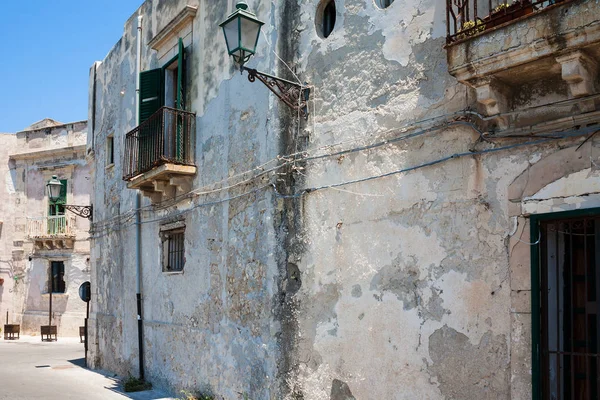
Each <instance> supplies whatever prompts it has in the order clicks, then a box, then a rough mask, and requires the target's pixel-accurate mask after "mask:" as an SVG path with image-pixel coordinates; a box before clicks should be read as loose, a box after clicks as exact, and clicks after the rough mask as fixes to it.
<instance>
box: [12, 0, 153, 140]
mask: <svg viewBox="0 0 600 400" xmlns="http://www.w3.org/2000/svg"><path fill="white" fill-rule="evenodd" d="M142 3H143V0H95V1H92V0H29V1H9V0H0V51H1V56H0V132H17V131H20V130H23V128H25V127H27V126H29V125H31V124H32V123H34V122H36V121H39V120H41V119H43V118H53V119H56V120H58V121H61V122H72V121H80V120H85V119H87V107H88V76H89V69H90V67H91V66H92V64H93V63H94V61H97V60H102V59H104V57H105V56H106V54H107V53H108V52H109V50H110V49H111V48H112V47H113V45H114V44H115V43H116V42H117V41H118V40H119V38H120V37H121V36H122V34H123V25H124V24H125V21H127V19H128V18H129V17H130V16H131V15H132V14H133V13H134V12H135V11H136V10H137V8H138V7H139V6H140V5H141V4H142Z"/></svg>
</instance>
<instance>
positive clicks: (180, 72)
mask: <svg viewBox="0 0 600 400" xmlns="http://www.w3.org/2000/svg"><path fill="white" fill-rule="evenodd" d="M184 52H185V49H184V48H183V40H182V39H181V38H179V53H178V54H177V109H178V110H183V109H184V104H183V102H184V99H185V93H184V92H183V83H184V76H183V71H184V64H183V63H184V59H183V55H184Z"/></svg>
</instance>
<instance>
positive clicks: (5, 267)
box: [0, 133, 21, 325]
mask: <svg viewBox="0 0 600 400" xmlns="http://www.w3.org/2000/svg"><path fill="white" fill-rule="evenodd" d="M16 144H17V137H16V135H14V134H10V133H3V134H0V177H1V178H0V179H2V182H1V183H0V221H2V228H1V231H0V278H2V279H4V283H3V284H2V285H0V317H1V318H0V325H3V324H5V323H6V312H7V311H8V312H9V319H10V321H14V320H15V317H16V316H15V314H14V313H15V310H18V309H19V306H20V303H19V302H20V300H21V298H20V296H19V295H17V293H18V290H19V278H20V274H19V272H20V268H19V267H20V265H18V263H17V262H15V260H13V256H12V250H13V240H14V236H15V224H14V218H15V214H14V211H13V207H14V202H15V198H16V190H15V186H16V179H17V177H16V174H15V171H14V169H12V168H11V165H10V162H9V159H8V156H9V154H12V153H13V152H14V151H15V147H16Z"/></svg>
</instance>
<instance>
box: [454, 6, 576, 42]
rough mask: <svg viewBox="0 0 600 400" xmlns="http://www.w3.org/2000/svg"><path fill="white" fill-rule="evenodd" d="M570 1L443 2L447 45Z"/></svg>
mask: <svg viewBox="0 0 600 400" xmlns="http://www.w3.org/2000/svg"><path fill="white" fill-rule="evenodd" d="M568 1H571V0H550V1H548V0H546V1H535V0H514V1H513V0H446V21H447V28H448V30H447V42H448V43H453V42H456V41H459V40H463V39H467V38H468V37H470V36H473V35H475V34H477V33H480V32H484V31H486V30H489V29H492V28H494V27H496V26H499V25H502V24H505V23H507V22H511V21H515V20H518V19H521V18H526V17H527V16H529V15H532V14H534V13H537V12H540V11H542V10H544V9H547V8H548V7H550V6H553V5H556V4H560V3H566V2H568Z"/></svg>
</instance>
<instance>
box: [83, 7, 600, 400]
mask: <svg viewBox="0 0 600 400" xmlns="http://www.w3.org/2000/svg"><path fill="white" fill-rule="evenodd" d="M207 3H209V2H200V3H197V2H195V1H190V2H184V1H175V0H172V1H158V0H155V1H147V2H145V3H144V4H143V5H142V7H141V8H140V10H139V12H140V13H141V14H142V15H143V16H144V28H143V29H144V33H143V37H144V44H145V43H147V42H148V41H149V40H150V39H151V38H152V37H153V36H154V35H155V34H156V32H158V31H159V30H160V29H162V28H163V27H164V26H166V25H167V23H168V22H169V21H170V20H171V19H172V18H173V17H174V16H175V15H176V14H177V13H178V12H179V11H181V10H182V9H183V7H184V5H186V4H191V5H197V6H198V12H197V15H196V17H195V19H194V22H193V33H192V39H191V42H190V43H191V44H190V45H189V64H187V65H188V66H189V68H190V69H189V75H188V78H187V85H188V92H187V95H186V100H187V101H186V104H189V105H190V106H189V110H190V111H193V112H195V113H196V118H197V119H196V125H197V132H196V148H195V156H196V165H197V166H198V173H197V175H196V176H195V178H194V183H193V187H192V190H193V191H194V194H193V195H190V196H186V197H184V198H183V199H182V200H181V201H178V202H171V203H169V202H167V203H164V204H160V205H158V206H157V205H155V206H154V207H153V206H151V205H150V201H149V200H148V199H144V203H143V208H142V212H141V218H142V224H141V232H142V233H141V234H142V240H141V243H142V271H143V272H142V287H143V307H144V324H143V326H144V346H145V353H144V354H145V360H146V361H145V367H146V377H147V378H148V379H149V380H150V381H152V382H153V383H154V384H156V385H157V386H160V387H164V388H168V389H170V390H173V391H177V390H178V389H183V388H185V389H192V390H197V389H201V390H205V391H212V392H213V393H215V394H217V395H220V396H223V397H224V398H226V399H234V398H237V396H238V393H246V394H248V395H249V396H250V398H252V399H282V398H286V399H287V398H289V399H298V398H304V399H332V400H340V399H348V398H357V399H416V398H419V399H421V398H423V399H426V398H427V399H446V398H447V399H449V398H460V399H502V398H513V399H523V398H529V397H530V396H531V375H530V374H531V357H530V354H531V344H530V342H529V340H530V337H531V326H530V318H531V317H530V313H531V312H530V306H529V297H528V296H530V290H531V286H530V283H529V281H528V279H529V278H528V272H527V271H528V270H529V252H528V251H529V244H528V243H529V242H528V240H529V239H528V238H527V236H528V233H527V232H528V228H527V221H528V219H527V215H529V214H530V213H542V212H549V211H557V210H567V209H573V208H578V207H579V208H581V207H596V206H597V204H598V203H597V199H598V197H597V194H598V190H597V188H595V186H593V185H592V184H591V183H592V182H595V178H596V175H597V171H596V168H595V165H596V164H597V159H598V149H597V145H598V139H596V140H590V141H588V143H587V144H586V145H585V146H583V147H581V148H579V149H577V146H578V145H579V144H580V143H581V142H582V137H583V134H584V133H590V132H591V130H589V129H587V128H586V129H587V130H583V131H581V130H580V131H577V130H576V129H574V128H573V127H572V126H568V125H564V126H561V127H560V131H561V134H560V135H558V137H559V139H560V140H559V139H536V138H527V137H526V138H522V137H521V138H519V137H515V136H512V137H509V136H508V135H496V136H490V137H488V136H485V140H482V137H483V136H482V133H483V132H480V130H482V129H483V130H484V129H485V128H486V124H485V123H482V124H478V122H481V121H477V120H476V121H473V119H471V118H470V117H469V115H476V113H473V112H471V114H467V113H465V112H464V110H467V109H470V110H473V109H476V108H477V104H476V100H475V99H476V97H475V96H474V95H473V91H472V89H468V88H467V87H466V86H464V85H462V84H459V83H458V82H456V80H455V79H454V78H453V77H452V76H450V74H449V73H448V65H447V62H446V52H445V50H444V48H443V45H444V43H445V37H444V34H445V33H444V32H445V22H444V16H445V4H443V3H440V2H434V1H426V2H416V1H415V2H413V1H409V2H401V1H396V2H394V3H393V4H392V5H391V6H390V7H388V8H386V9H380V8H378V7H377V6H375V4H374V3H373V2H372V1H370V0H367V1H364V0H336V9H337V13H336V24H335V28H334V30H333V32H332V34H331V35H330V36H329V37H328V38H326V39H323V38H321V37H320V35H318V34H317V31H316V28H315V25H316V24H315V20H316V19H317V18H316V13H317V10H322V9H323V7H322V4H321V3H319V2H317V1H308V2H306V1H305V2H300V1H298V2H294V1H286V2H275V1H271V2H268V1H255V2H252V4H250V7H251V8H252V9H253V10H254V11H256V13H257V15H258V17H259V18H261V19H263V20H264V21H266V22H267V24H266V25H265V27H264V28H263V33H264V35H265V36H263V39H261V41H260V42H259V52H258V54H259V56H257V57H256V58H255V59H254V60H253V61H251V63H250V66H252V67H257V68H258V69H259V70H265V71H268V72H271V73H274V74H276V75H279V76H283V77H286V78H288V79H294V76H293V74H292V73H291V72H290V71H289V70H288V69H287V67H286V66H285V65H283V64H282V63H281V62H279V61H278V60H277V58H276V57H275V55H273V53H272V51H276V52H277V53H278V55H279V57H281V58H282V59H283V60H285V61H286V62H288V63H289V66H290V68H291V69H292V70H293V71H295V73H296V74H297V75H298V76H299V78H300V80H301V81H306V82H308V84H309V85H310V86H311V102H310V103H309V109H310V113H311V115H310V117H309V119H308V120H307V121H306V122H305V121H300V122H298V121H297V120H296V119H295V115H293V113H291V112H289V111H288V110H287V109H285V108H283V106H282V105H281V103H280V102H278V101H277V100H276V98H275V97H274V96H273V95H271V94H270V93H269V92H267V91H266V89H265V88H264V87H263V86H262V85H260V84H258V83H255V84H251V83H249V82H247V80H246V78H245V77H240V76H239V73H237V72H236V71H235V70H234V69H233V68H232V66H231V61H230V60H228V59H227V58H226V53H225V49H224V42H223V39H222V37H221V36H220V32H219V31H218V29H217V24H218V23H219V22H220V21H222V20H223V19H224V18H225V16H226V15H227V14H228V13H229V12H230V11H231V9H232V5H231V4H220V5H213V4H207ZM136 15H137V14H136ZM136 22H137V21H136V16H133V17H132V18H131V19H130V20H129V21H127V23H126V25H125V33H124V36H123V38H122V39H121V40H120V41H119V42H118V43H117V44H116V46H115V47H114V48H113V50H112V51H111V52H110V53H109V55H108V56H107V58H106V59H105V60H104V61H103V62H102V63H99V64H96V65H95V67H94V69H93V71H92V76H94V75H95V76H96V78H95V84H94V83H93V78H92V84H91V85H90V89H91V92H92V99H95V101H93V102H92V103H93V104H95V113H94V112H93V110H94V109H93V108H91V110H90V120H92V119H95V126H96V130H95V131H94V132H93V135H90V137H89V139H88V147H89V148H90V151H91V152H92V154H93V157H94V163H95V166H96V167H95V170H94V173H93V176H94V203H95V204H97V209H96V210H97V217H98V218H97V222H96V224H95V225H94V227H93V232H94V235H93V237H94V242H93V257H92V258H93V260H92V261H93V265H94V275H93V279H92V283H93V293H94V298H95V300H94V303H93V320H94V323H93V324H92V325H93V328H92V329H93V332H94V333H93V337H94V339H93V343H92V346H91V349H92V352H91V361H92V362H93V365H94V366H95V367H97V368H105V369H109V370H113V371H116V372H117V373H119V374H122V375H126V374H127V373H136V372H137V365H138V360H139V359H138V346H137V321H136V315H137V314H136V309H135V288H136V269H135V251H134V249H135V245H136V244H135V226H134V224H133V221H134V217H135V215H134V212H133V211H132V210H134V209H135V192H134V191H133V190H128V189H126V183H125V182H124V181H122V180H121V176H122V172H123V167H122V164H121V163H122V160H123V140H124V136H125V134H126V133H127V132H128V131H130V130H131V129H133V128H134V127H135V108H134V107H135V72H134V69H135V68H134V66H135V37H136V36H135V33H136V29H135V27H136ZM215 32H218V34H216V33H215ZM265 39H268V41H267V40H265ZM142 65H143V69H151V68H157V67H160V66H161V65H162V64H161V63H160V60H158V59H157V54H156V52H155V51H153V50H151V49H149V48H148V47H147V46H145V45H144V46H143V58H142ZM551 83H552V84H548V85H546V87H545V90H544V94H543V97H544V101H548V102H552V101H557V100H564V99H566V98H567V97H568V93H567V87H566V86H565V85H564V84H559V83H556V82H554V81H552V82H551ZM94 87H95V88H96V89H95V92H94V89H93V88H94ZM540 96H541V95H540ZM532 104H535V105H539V104H540V98H539V96H536V95H532V96H531V98H528V99H525V98H522V99H521V100H520V102H515V107H523V108H525V107H527V106H529V105H532ZM561 112H562V113H561V114H560V115H564V112H565V110H564V107H563V108H562V109H561ZM573 112H577V110H576V109H574V110H573ZM544 115H545V117H544V118H545V119H546V120H547V119H549V118H551V116H552V107H550V106H549V107H548V108H547V109H546V110H545V114H544ZM538 117H539V115H538ZM484 122H485V121H484ZM553 129H555V128H553ZM556 129H558V128H556ZM537 131H538V132H539V130H537ZM548 133H556V132H548ZM110 134H114V137H115V141H116V143H118V144H119V145H118V147H117V151H116V162H115V165H114V167H110V168H105V167H104V165H103V164H102V163H103V160H104V159H105V155H104V151H105V150H104V149H105V141H106V136H107V135H110ZM569 135H571V136H569ZM278 156H281V157H279V158H278ZM573 163H574V164H577V167H573V168H570V167H568V165H572V164H573ZM594 163H596V164H594ZM259 166H260V167H259ZM536 166H537V167H536ZM551 166H552V168H550V167H551ZM550 170H552V171H553V172H552V174H550V173H549V172H548V171H550ZM524 176H525V177H526V178H523V177H524ZM567 176H568V177H567ZM524 181H525V183H524ZM528 182H543V185H542V186H540V187H536V188H534V187H533V186H532V187H530V189H529V191H525V190H523V188H524V187H525V186H527V185H526V183H528ZM554 182H556V183H554ZM178 220H182V221H184V222H185V224H186V239H185V249H186V253H185V255H186V265H185V269H184V272H183V273H182V274H166V273H163V272H162V270H161V264H160V252H159V244H160V241H159V229H160V226H161V225H162V224H165V223H168V222H173V221H178ZM517 238H519V239H518V240H517ZM519 240H520V241H519Z"/></svg>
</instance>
